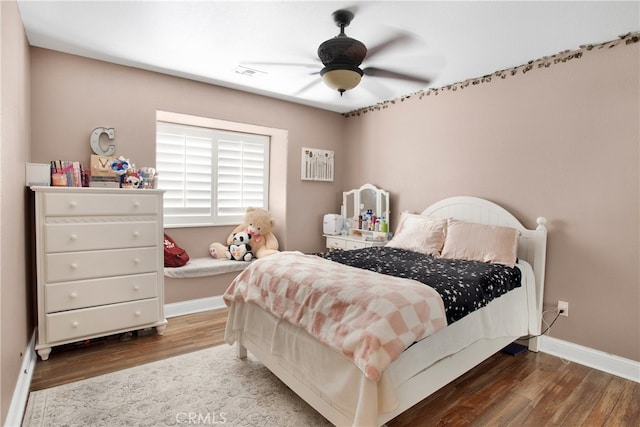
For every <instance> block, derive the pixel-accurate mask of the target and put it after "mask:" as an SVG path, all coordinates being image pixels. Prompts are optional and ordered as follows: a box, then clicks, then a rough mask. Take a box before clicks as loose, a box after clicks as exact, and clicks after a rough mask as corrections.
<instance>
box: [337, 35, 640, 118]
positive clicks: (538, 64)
mask: <svg viewBox="0 0 640 427" xmlns="http://www.w3.org/2000/svg"><path fill="white" fill-rule="evenodd" d="M639 41H640V32H633V33H627V34H624V35H621V36H619V37H618V39H616V40H611V41H607V42H604V43H598V44H588V45H581V46H580V48H579V49H577V50H565V51H562V52H560V53H557V54H555V55H551V56H544V57H542V58H540V59H535V60H531V61H529V62H527V63H526V64H522V65H518V66H516V67H513V68H508V69H504V70H500V71H496V72H494V73H491V74H487V75H485V76H482V77H475V78H471V79H468V80H464V81H462V82H457V83H452V84H450V85H446V86H443V87H440V88H430V89H426V90H421V91H418V92H415V93H412V94H410V95H405V96H402V97H400V98H395V99H392V100H388V101H383V102H379V103H378V104H376V105H371V106H369V107H364V108H360V109H357V110H353V111H350V112H348V113H342V116H343V117H359V116H361V115H363V114H366V113H369V112H374V111H380V110H384V109H387V108H389V107H390V106H392V105H395V104H396V103H398V102H404V101H405V100H407V99H409V98H412V97H417V98H418V99H422V98H423V97H425V96H430V95H433V96H437V95H438V94H440V93H441V92H445V91H453V92H455V91H457V90H458V89H460V90H463V89H464V88H466V87H468V86H476V85H479V84H482V83H490V82H491V81H492V80H493V79H506V78H507V77H511V76H515V75H516V74H518V73H522V74H526V73H528V72H529V71H531V70H535V69H543V68H549V67H550V66H551V65H556V64H560V63H565V62H567V61H571V60H573V59H580V58H582V56H583V55H584V54H585V53H586V52H590V51H592V50H600V49H610V48H613V47H616V46H619V45H625V46H626V45H630V44H633V43H638V42H639ZM623 42H624V44H623Z"/></svg>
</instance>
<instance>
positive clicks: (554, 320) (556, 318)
mask: <svg viewBox="0 0 640 427" xmlns="http://www.w3.org/2000/svg"><path fill="white" fill-rule="evenodd" d="M551 311H555V310H547V311H543V312H542V323H544V324H545V325H547V322H545V321H544V315H545V313H549V312H551ZM562 313H564V310H563V309H560V310H558V313H557V314H556V317H555V318H554V319H553V320H552V321H551V324H550V325H547V328H546V329H545V330H544V331H542V332H541V333H539V334H538V335H528V336H526V337H521V338H518V339H520V340H530V339H533V338H537V337H541V336H542V335H544V334H546V333H547V332H549V330H550V329H551V327H552V326H553V324H554V323H556V320H558V317H560V315H561V314H562Z"/></svg>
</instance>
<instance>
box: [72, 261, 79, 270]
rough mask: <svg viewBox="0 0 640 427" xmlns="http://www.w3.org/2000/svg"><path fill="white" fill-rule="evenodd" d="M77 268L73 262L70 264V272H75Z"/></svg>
mask: <svg viewBox="0 0 640 427" xmlns="http://www.w3.org/2000/svg"><path fill="white" fill-rule="evenodd" d="M77 268H78V264H76V263H75V262H72V263H71V269H72V270H75V269H77Z"/></svg>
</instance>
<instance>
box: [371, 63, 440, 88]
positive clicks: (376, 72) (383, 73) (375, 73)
mask: <svg viewBox="0 0 640 427" xmlns="http://www.w3.org/2000/svg"><path fill="white" fill-rule="evenodd" d="M362 71H363V73H364V75H365V76H369V77H385V78H390V79H398V80H405V81H409V82H416V83H424V84H429V83H431V79H430V78H428V77H420V76H413V75H411V74H405V73H399V72H396V71H391V70H385V69H383V68H377V67H366V68H364V69H363V70H362Z"/></svg>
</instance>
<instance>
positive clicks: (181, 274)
mask: <svg viewBox="0 0 640 427" xmlns="http://www.w3.org/2000/svg"><path fill="white" fill-rule="evenodd" d="M250 263H251V261H235V260H230V259H214V258H211V257H202V258H192V259H190V260H189V262H188V263H187V264H186V265H184V266H182V267H165V268H164V276H165V277H170V278H173V279H185V278H192V277H207V276H216V275H218V274H224V273H230V272H234V271H242V270H244V269H245V268H247V266H248V265H249V264H250Z"/></svg>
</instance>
